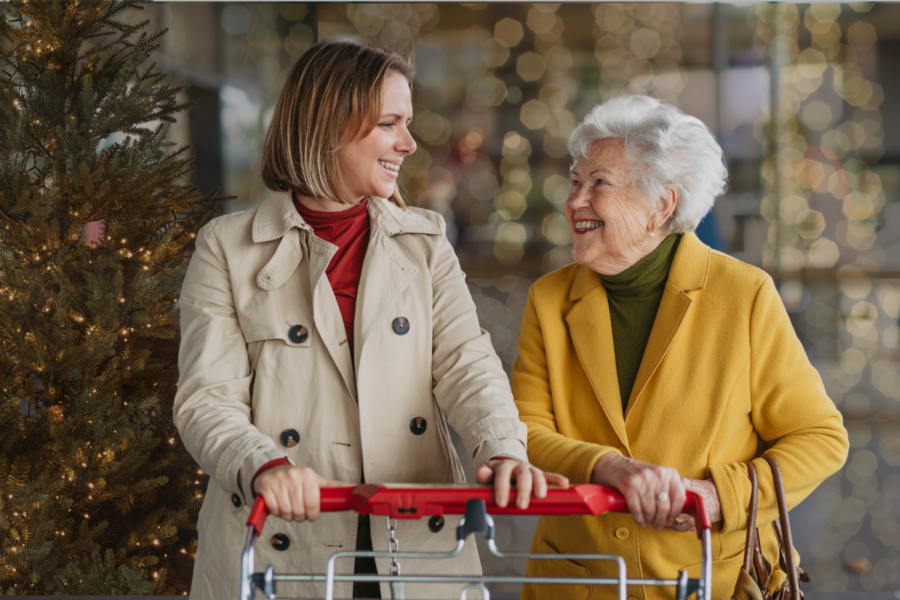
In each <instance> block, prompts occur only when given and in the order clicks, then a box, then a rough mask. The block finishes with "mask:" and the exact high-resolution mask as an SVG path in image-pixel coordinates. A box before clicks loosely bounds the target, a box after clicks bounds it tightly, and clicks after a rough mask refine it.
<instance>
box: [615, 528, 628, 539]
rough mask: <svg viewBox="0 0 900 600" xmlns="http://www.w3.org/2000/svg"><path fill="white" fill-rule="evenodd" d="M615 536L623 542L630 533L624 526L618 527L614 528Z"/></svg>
mask: <svg viewBox="0 0 900 600" xmlns="http://www.w3.org/2000/svg"><path fill="white" fill-rule="evenodd" d="M616 537H617V538H619V539H620V540H622V541H623V542H624V541H625V540H627V539H628V538H629V537H631V533H630V532H629V531H628V530H627V529H625V528H624V527H619V528H618V529H616Z"/></svg>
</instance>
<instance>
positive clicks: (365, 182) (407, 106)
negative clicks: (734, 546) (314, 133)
mask: <svg viewBox="0 0 900 600" xmlns="http://www.w3.org/2000/svg"><path fill="white" fill-rule="evenodd" d="M412 114H413V113H412V94H411V93H410V90H409V83H408V82H407V81H406V78H405V77H403V75H401V74H399V73H391V74H389V75H387V76H386V77H385V79H384V90H383V95H382V110H381V117H380V118H379V119H378V124H377V125H375V129H373V130H372V131H370V132H369V133H368V134H367V135H366V136H364V137H357V138H356V139H354V140H353V141H352V142H350V143H349V144H347V145H346V146H344V147H343V148H341V149H340V150H339V151H338V156H339V157H340V160H341V164H342V165H343V166H344V181H345V182H346V185H347V188H348V190H349V191H350V193H351V194H352V195H353V198H354V199H355V200H357V201H358V200H362V199H363V198H364V197H366V196H377V197H379V198H390V196H391V194H393V193H394V182H395V181H396V180H397V177H399V175H400V165H401V164H402V163H403V159H404V157H406V156H407V155H409V154H412V153H413V152H415V151H416V142H415V140H413V137H412V134H410V132H409V123H410V121H412Z"/></svg>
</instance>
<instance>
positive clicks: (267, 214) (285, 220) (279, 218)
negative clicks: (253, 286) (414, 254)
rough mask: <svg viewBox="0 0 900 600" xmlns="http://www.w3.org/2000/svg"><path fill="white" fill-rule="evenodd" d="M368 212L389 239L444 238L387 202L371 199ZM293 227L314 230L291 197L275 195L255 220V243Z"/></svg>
mask: <svg viewBox="0 0 900 600" xmlns="http://www.w3.org/2000/svg"><path fill="white" fill-rule="evenodd" d="M368 209H369V216H370V217H371V219H372V226H373V227H378V228H381V229H384V230H385V233H387V234H388V235H390V236H394V235H398V234H402V233H424V234H430V235H440V234H441V230H440V228H439V227H438V226H437V225H435V224H434V223H433V222H431V221H429V220H428V219H426V218H425V217H423V216H421V215H419V214H417V213H415V212H413V211H411V210H408V209H407V210H404V209H402V208H400V207H399V206H397V205H396V204H394V203H393V202H391V201H389V200H385V199H384V198H376V197H374V196H370V197H369V202H368ZM293 227H298V228H300V229H305V230H306V231H312V230H313V229H312V227H310V225H309V223H307V222H306V221H305V220H303V217H302V216H301V215H300V213H299V212H297V209H296V208H295V207H294V203H293V201H292V200H291V196H290V194H272V195H270V196H268V197H267V198H266V199H265V200H263V201H262V203H261V204H260V205H259V208H258V209H257V211H256V216H255V217H254V218H253V241H254V242H256V243H258V242H271V241H272V240H276V239H278V238H280V237H283V236H284V234H285V233H287V232H288V231H290V230H291V228H293Z"/></svg>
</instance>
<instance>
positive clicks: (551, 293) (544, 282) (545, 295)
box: [530, 263, 581, 303]
mask: <svg viewBox="0 0 900 600" xmlns="http://www.w3.org/2000/svg"><path fill="white" fill-rule="evenodd" d="M580 267H581V265H579V264H577V263H571V264H568V265H566V266H564V267H560V268H559V269H557V270H555V271H553V272H551V273H547V274H546V275H544V276H542V277H540V278H539V279H538V280H537V281H535V282H534V283H533V284H532V285H531V291H530V296H531V299H532V301H533V302H535V303H537V302H542V303H544V302H564V301H567V300H568V296H569V290H570V289H571V288H572V284H573V283H574V281H575V276H576V275H577V274H578V271H579V268H580Z"/></svg>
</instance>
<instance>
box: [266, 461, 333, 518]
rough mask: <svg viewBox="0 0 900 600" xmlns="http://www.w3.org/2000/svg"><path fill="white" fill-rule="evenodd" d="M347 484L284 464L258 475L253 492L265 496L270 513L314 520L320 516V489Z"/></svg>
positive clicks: (305, 468)
mask: <svg viewBox="0 0 900 600" xmlns="http://www.w3.org/2000/svg"><path fill="white" fill-rule="evenodd" d="M349 485H350V484H347V483H341V482H339V481H332V480H330V479H325V478H324V477H322V476H321V475H319V474H318V473H316V472H315V471H313V470H312V469H310V468H309V467H295V466H293V465H284V466H281V467H274V468H272V469H269V470H267V471H265V472H263V473H261V474H260V475H259V477H257V478H256V481H254V482H253V491H254V492H256V493H257V494H258V495H260V496H262V497H263V498H265V499H266V508H268V509H269V513H270V514H272V515H274V516H276V517H281V518H282V519H284V520H285V521H315V520H316V519H318V518H319V498H320V494H319V489H320V488H333V487H348V486H349Z"/></svg>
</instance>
